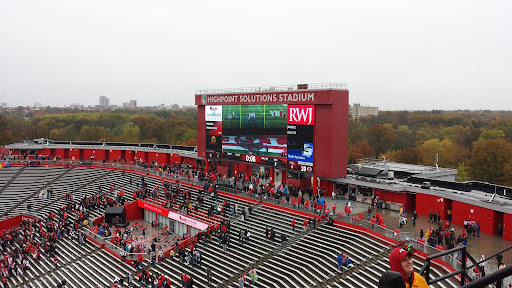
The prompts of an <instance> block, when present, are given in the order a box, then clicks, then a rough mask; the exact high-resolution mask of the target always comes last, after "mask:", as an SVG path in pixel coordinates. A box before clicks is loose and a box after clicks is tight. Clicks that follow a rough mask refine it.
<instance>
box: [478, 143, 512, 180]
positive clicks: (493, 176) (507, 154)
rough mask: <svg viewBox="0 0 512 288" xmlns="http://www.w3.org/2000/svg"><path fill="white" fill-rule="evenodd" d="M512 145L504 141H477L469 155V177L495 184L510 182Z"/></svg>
mask: <svg viewBox="0 0 512 288" xmlns="http://www.w3.org/2000/svg"><path fill="white" fill-rule="evenodd" d="M510 167H512V145H511V144H510V143H509V142H507V141H506V140H505V139H496V140H489V141H477V142H476V143H475V146H474V147H473V151H472V153H471V165H470V167H469V172H470V175H471V177H472V178H473V179H475V180H480V181H484V182H489V183H495V184H506V183H510V182H512V179H509V177H510V176H509V175H510V173H507V169H508V168H510Z"/></svg>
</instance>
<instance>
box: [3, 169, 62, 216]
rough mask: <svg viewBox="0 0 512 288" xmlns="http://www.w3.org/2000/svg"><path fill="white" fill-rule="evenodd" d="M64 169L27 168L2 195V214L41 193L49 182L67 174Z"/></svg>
mask: <svg viewBox="0 0 512 288" xmlns="http://www.w3.org/2000/svg"><path fill="white" fill-rule="evenodd" d="M67 171H68V169H66V168H64V167H26V168H25V169H24V170H23V172H22V173H20V174H19V175H18V177H17V178H16V179H14V181H12V182H11V183H10V184H9V186H8V187H7V188H6V189H5V190H4V191H3V192H2V193H1V194H0V204H2V205H0V214H4V213H6V212H8V211H9V210H10V209H11V208H13V207H15V206H16V205H17V204H18V203H20V202H22V201H24V200H26V199H27V198H31V197H32V195H34V194H36V193H39V192H40V191H41V189H43V188H44V187H45V186H46V185H47V184H48V182H50V181H52V180H55V179H56V178H57V177H59V176H60V175H62V174H64V173H66V172H67Z"/></svg>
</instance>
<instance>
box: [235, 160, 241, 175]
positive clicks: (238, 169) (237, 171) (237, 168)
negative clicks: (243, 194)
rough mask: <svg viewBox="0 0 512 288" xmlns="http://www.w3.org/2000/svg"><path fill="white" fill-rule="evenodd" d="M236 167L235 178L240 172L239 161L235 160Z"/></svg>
mask: <svg viewBox="0 0 512 288" xmlns="http://www.w3.org/2000/svg"><path fill="white" fill-rule="evenodd" d="M234 166H235V167H234V169H235V178H238V173H240V166H238V162H235V165H234Z"/></svg>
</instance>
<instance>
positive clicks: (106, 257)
mask: <svg viewBox="0 0 512 288" xmlns="http://www.w3.org/2000/svg"><path fill="white" fill-rule="evenodd" d="M42 164H43V165H41V166H39V167H27V166H26V165H22V166H17V165H15V164H14V165H11V166H10V168H8V169H2V170H0V171H1V172H2V173H1V175H2V183H8V185H7V186H4V188H5V189H3V190H2V192H1V193H0V203H1V207H2V209H3V212H4V213H7V214H8V215H9V216H10V217H15V216H17V215H20V214H24V215H28V216H34V217H40V218H43V219H44V218H46V217H48V215H50V213H55V214H56V213H58V210H59V207H61V206H62V205H64V204H65V199H64V193H72V194H73V195H74V196H75V197H76V198H77V199H78V198H80V197H84V196H87V195H92V194H94V193H96V192H97V189H98V187H99V186H104V187H109V186H111V185H112V184H113V183H116V185H115V187H116V188H115V189H116V190H121V189H124V190H125V191H131V190H132V189H135V187H136V185H137V184H138V182H137V181H138V180H137V181H131V182H132V183H131V184H130V178H131V179H132V180H133V179H139V178H140V176H145V179H147V182H148V185H149V187H156V186H157V185H158V184H159V183H161V181H162V179H164V180H166V181H170V182H176V181H180V183H182V185H184V187H187V188H189V189H190V193H191V197H190V199H196V197H197V195H198V194H199V193H200V190H201V188H200V187H201V184H202V183H197V182H194V181H190V180H187V179H186V178H177V177H176V176H173V175H164V176H160V175H159V173H158V172H156V173H155V172H152V173H149V174H148V172H147V170H146V169H144V168H142V167H134V166H129V165H126V166H124V165H119V164H116V165H114V164H113V163H109V164H108V165H105V166H106V167H100V166H101V165H100V166H89V165H87V166H85V165H68V164H66V165H65V164H60V165H59V164H58V163H55V164H49V163H42ZM35 179H39V180H38V181H35ZM48 188H49V189H51V190H52V191H53V193H52V196H51V198H50V199H41V198H40V197H38V193H39V191H41V190H42V189H48ZM221 190H222V189H221ZM226 190H227V189H226ZM15 191H18V192H15ZM14 193H17V195H18V196H17V199H13V197H12V195H13V194H14ZM128 194H130V193H128ZM218 197H219V199H218V201H219V202H221V201H224V200H227V201H229V202H231V203H237V205H238V206H239V207H241V208H242V209H243V208H244V207H247V206H249V205H250V206H252V213H251V214H250V215H249V216H248V218H247V219H246V220H245V221H242V220H241V219H240V216H239V215H234V216H231V215H227V216H226V218H227V219H230V221H231V229H232V231H233V232H232V234H233V240H232V244H231V245H230V247H229V249H228V250H227V251H223V250H222V247H221V246H220V245H218V244H217V243H218V242H217V239H216V237H217V236H215V235H214V236H213V241H212V242H210V243H203V242H202V241H199V243H198V245H197V249H199V250H200V251H201V252H202V255H203V261H202V265H201V266H190V265H187V264H184V263H182V262H181V261H179V260H178V259H176V258H166V259H164V260H163V261H161V262H160V263H159V264H158V265H156V267H155V268H152V267H151V265H150V264H149V263H147V267H148V268H149V269H150V271H151V273H155V274H156V273H158V274H162V275H165V276H166V277H167V278H169V279H171V281H172V283H176V284H178V283H179V282H180V275H181V274H182V273H187V274H188V275H191V276H192V277H193V278H194V280H195V287H238V286H237V285H238V281H237V280H238V278H239V277H240V276H241V274H242V273H243V272H245V273H247V272H248V271H249V269H251V268H255V269H256V270H257V271H258V277H259V280H258V284H257V287H376V286H377V283H378V279H379V277H380V275H382V273H383V272H384V271H385V270H387V269H389V264H388V260H387V258H388V257H389V253H390V251H391V250H392V249H393V248H394V247H396V246H397V245H403V243H404V242H403V241H400V239H396V238H395V239H392V238H387V237H385V236H382V235H380V234H378V233H375V231H373V230H371V229H365V228H362V227H360V226H357V225H352V224H350V223H346V222H343V221H338V220H336V221H335V222H334V225H333V226H329V225H327V224H326V222H325V221H320V222H319V223H318V224H317V226H316V228H315V229H308V230H307V231H304V230H303V229H302V227H299V228H297V229H295V231H293V230H292V229H291V227H290V223H291V221H292V219H294V218H295V219H297V223H302V221H301V220H302V219H304V218H311V217H318V216H317V215H313V214H310V213H308V212H305V211H302V210H295V209H290V208H289V207H284V206H282V205H277V204H276V202H274V201H264V200H263V199H261V200H260V199H253V198H252V197H250V196H249V195H245V194H237V193H228V192H223V191H219V194H218ZM126 198H127V199H126V202H127V203H133V202H136V201H139V200H138V199H133V198H132V197H131V195H127V197H126ZM145 201H148V202H152V203H154V204H155V205H156V204H158V203H159V202H165V199H162V198H161V197H151V198H149V199H146V200H145ZM205 202H206V203H205V205H204V206H202V207H208V206H209V204H213V203H214V199H213V197H205ZM29 204H30V206H31V207H32V209H31V211H28V210H27V206H28V205H29ZM103 213H104V211H103V209H98V210H94V211H91V215H90V220H91V221H93V219H97V218H101V216H102V215H103ZM205 213H206V210H205V208H200V209H198V211H196V212H194V213H190V214H188V216H190V217H196V218H197V219H202V220H203V221H204V218H205V216H204V214H205ZM201 214H203V216H201ZM194 215H197V216H194ZM73 217H74V216H73V215H71V218H73ZM318 219H320V218H318ZM221 220H222V217H220V216H215V217H211V218H209V221H211V224H213V225H214V223H217V222H219V221H221ZM269 226H272V228H273V229H274V230H275V231H276V232H277V235H285V236H286V238H287V240H286V241H284V242H281V241H279V240H278V241H275V242H270V241H269V240H268V239H267V238H266V236H265V232H266V228H267V227H269ZM298 226H301V225H300V224H299V225H298ZM81 229H85V228H81ZM240 229H249V230H250V231H251V239H250V241H249V243H246V244H240V243H238V240H237V238H236V234H237V231H239V230H240ZM90 240H91V241H87V244H86V245H82V246H80V245H79V243H78V242H77V241H76V239H71V238H69V237H63V238H62V239H60V240H59V243H58V245H57V249H56V254H57V255H58V257H59V259H60V263H59V265H58V266H55V265H54V263H52V261H51V259H48V258H47V257H42V258H41V260H39V261H33V263H31V265H30V268H29V270H28V273H27V274H28V276H27V277H26V278H25V277H23V276H22V275H20V274H18V275H17V276H16V277H11V278H9V282H8V283H9V284H10V285H11V286H16V287H56V285H57V284H58V283H59V282H60V281H62V280H63V279H65V280H66V281H67V284H66V285H67V286H66V287H95V286H96V285H99V286H100V287H110V285H112V283H113V282H114V280H115V279H126V278H127V275H128V274H129V273H132V275H134V279H135V280H134V282H135V284H136V285H140V283H139V282H138V280H137V279H136V278H137V277H135V275H136V274H137V271H136V270H135V268H134V267H133V266H131V265H128V264H126V263H124V262H121V261H120V259H119V255H118V254H117V253H116V252H115V251H114V252H113V251H111V249H109V248H108V247H105V246H104V245H95V243H96V244H98V243H97V241H95V240H94V238H92V237H91V239H90ZM185 247H186V246H185ZM422 250H423V249H420V250H418V252H417V255H418V257H417V258H416V259H415V262H414V264H415V268H416V269H417V270H419V269H420V268H421V266H422V265H423V260H424V258H425V257H426V256H428V255H427V254H425V253H423V252H422ZM341 251H343V252H344V253H347V254H348V255H349V257H350V258H351V259H352V261H353V263H354V265H353V267H350V268H349V269H345V270H344V271H343V272H342V273H339V272H338V271H337V266H336V263H335V261H334V259H335V258H336V256H337V255H338V253H340V252H341ZM207 267H210V268H211V269H212V270H213V279H212V282H211V283H208V280H207V276H206V268H207ZM449 271H451V270H450V268H449V267H448V265H447V266H443V265H438V266H433V267H432V268H431V275H432V277H439V276H442V275H445V274H447V273H448V272H449ZM125 283H126V280H125ZM141 287H143V286H141ZM431 287H459V283H458V282H457V279H456V278H453V277H452V278H449V279H446V280H443V281H441V282H439V283H437V284H434V285H432V286H431Z"/></svg>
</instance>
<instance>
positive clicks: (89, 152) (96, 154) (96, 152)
mask: <svg viewBox="0 0 512 288" xmlns="http://www.w3.org/2000/svg"><path fill="white" fill-rule="evenodd" d="M83 151H84V152H83V155H84V160H90V159H91V156H92V157H93V159H94V160H95V161H103V158H105V150H103V149H83Z"/></svg>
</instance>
